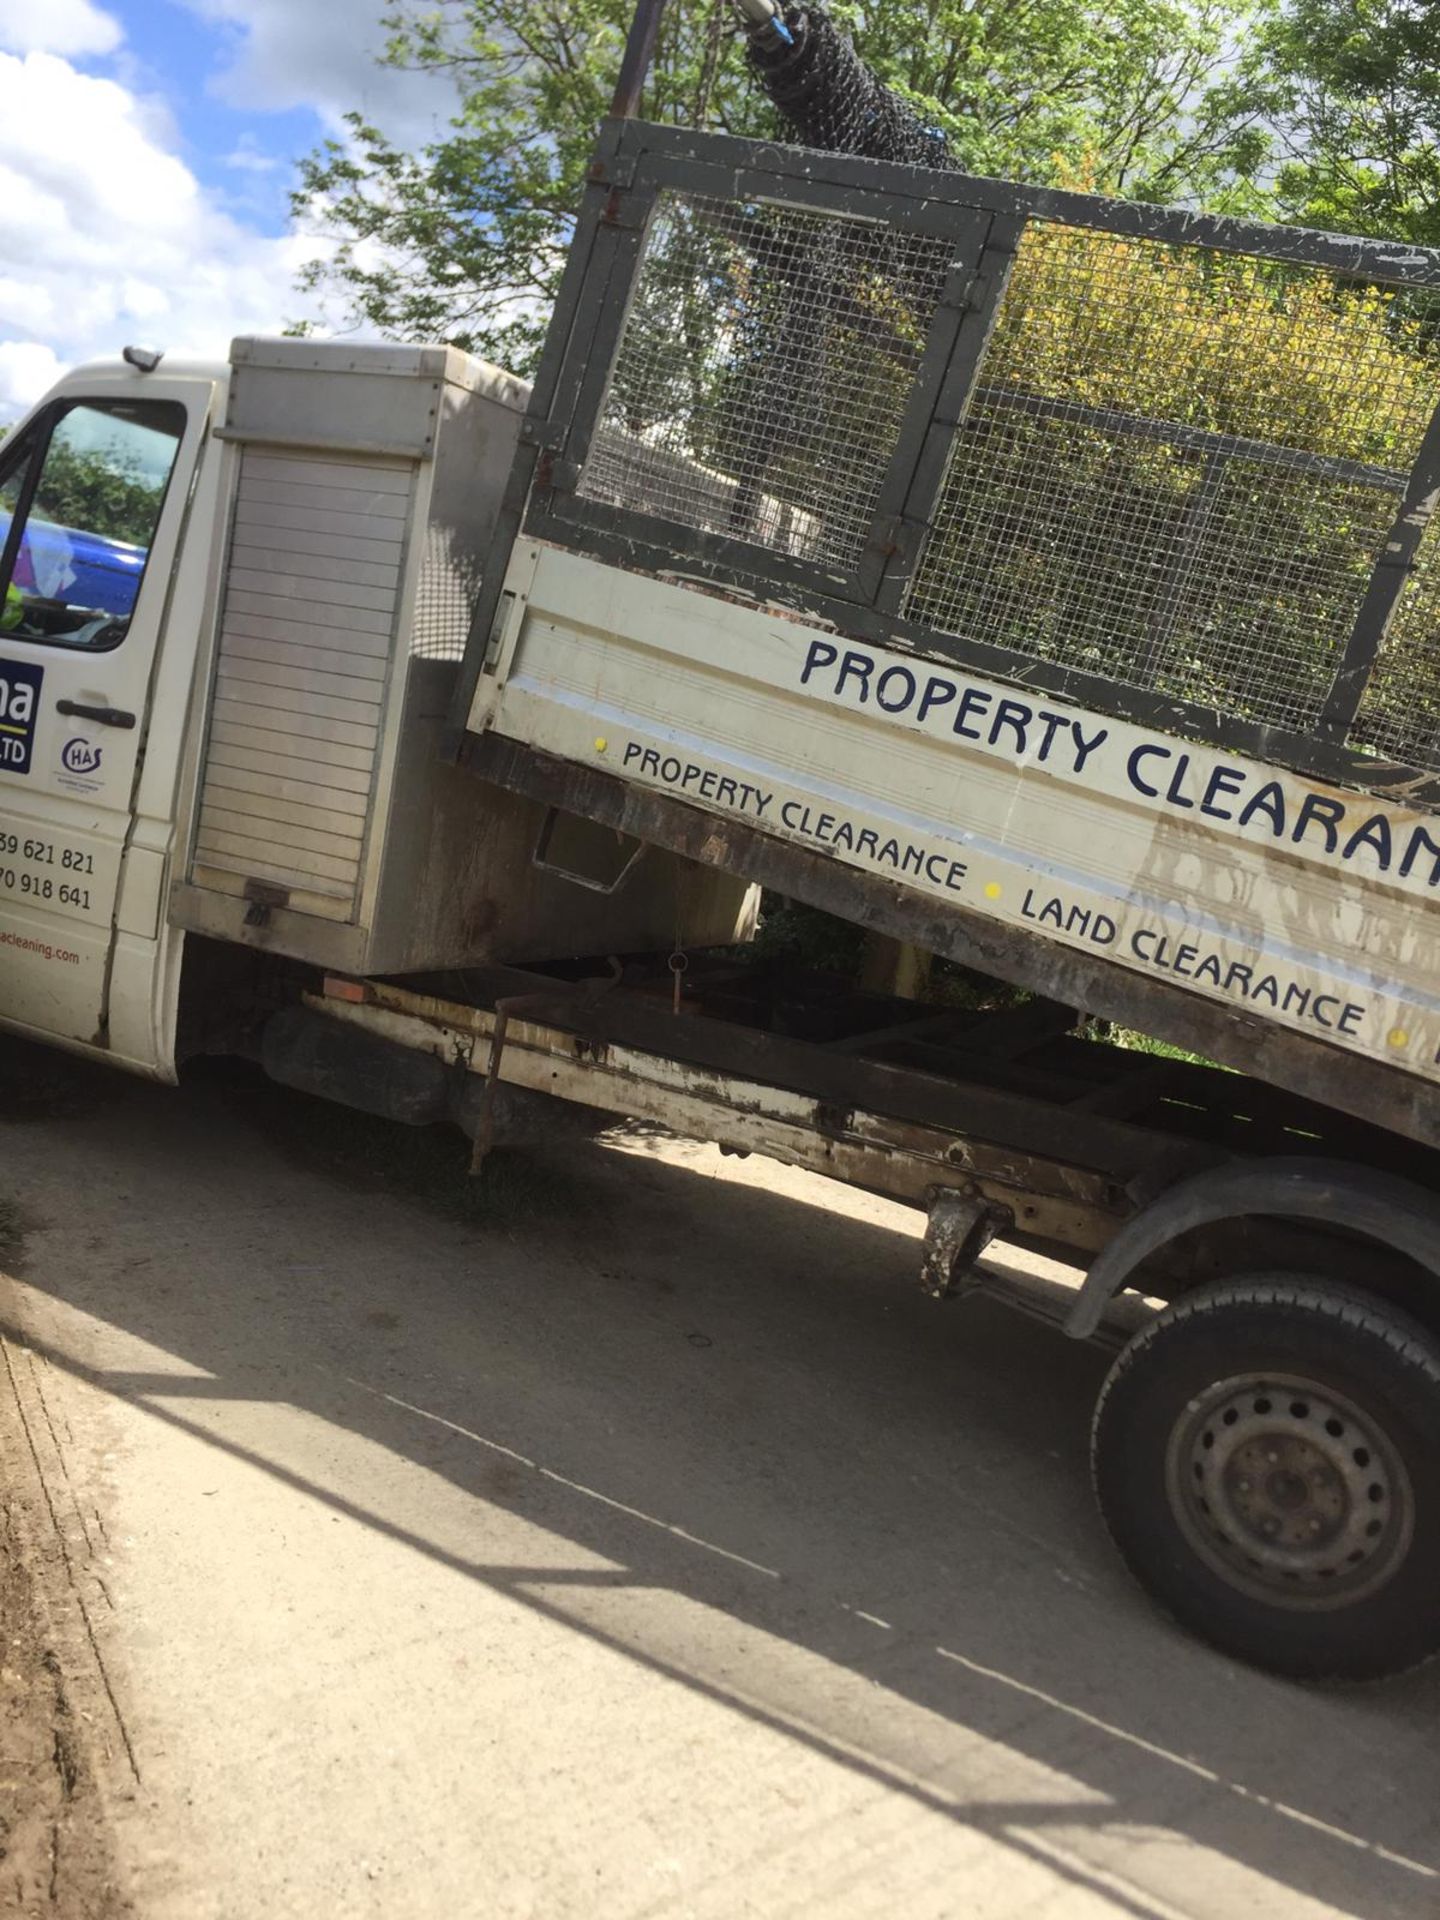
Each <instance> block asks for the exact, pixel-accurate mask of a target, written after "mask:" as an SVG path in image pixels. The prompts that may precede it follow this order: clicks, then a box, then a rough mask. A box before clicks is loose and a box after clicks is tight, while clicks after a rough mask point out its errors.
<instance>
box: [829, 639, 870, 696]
mask: <svg viewBox="0 0 1440 1920" xmlns="http://www.w3.org/2000/svg"><path fill="white" fill-rule="evenodd" d="M874 671H875V662H874V661H873V660H872V659H871V658H870V655H869V654H868V653H856V652H855V651H854V649H853V648H852V649H851V651H850V652H849V653H847V654H846V656H845V658H844V659H843V660H842V661H841V662H840V677H839V678H838V679H837V680H836V682H835V696H836V698H837V699H838V698H839V697H840V695H841V694H842V693H844V691H845V683H846V681H847V680H855V681H858V682H859V685H860V704H861V706H862V707H863V706H864V705H865V703H866V701H867V700H868V699H869V698H870V676H871V674H872V673H873V672H874Z"/></svg>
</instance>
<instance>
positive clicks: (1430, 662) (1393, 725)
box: [1351, 533, 1440, 768]
mask: <svg viewBox="0 0 1440 1920" xmlns="http://www.w3.org/2000/svg"><path fill="white" fill-rule="evenodd" d="M1351 739H1352V741H1353V742H1354V743H1355V745H1357V746H1359V747H1361V748H1362V749H1365V750H1367V751H1369V752H1372V753H1379V754H1384V755H1386V756H1387V757H1393V758H1394V759H1396V760H1400V761H1402V762H1404V763H1405V764H1406V765H1408V766H1412V767H1427V768H1429V767H1440V552H1437V550H1436V537H1435V535H1434V533H1431V534H1429V535H1427V536H1426V537H1425V538H1424V539H1423V540H1422V541H1421V543H1420V550H1419V553H1418V554H1417V556H1416V564H1415V570H1414V572H1413V574H1412V575H1411V577H1410V579H1409V581H1408V583H1407V584H1406V587H1405V590H1404V592H1403V593H1402V594H1401V596H1400V603H1399V605H1398V606H1397V607H1396V609H1395V617H1394V619H1393V621H1392V622H1391V625H1390V631H1389V632H1388V633H1387V634H1386V636H1385V641H1384V644H1383V645H1382V647H1381V649H1380V657H1379V659H1378V660H1377V661H1376V664H1375V671H1374V673H1373V674H1372V676H1371V679H1370V684H1369V686H1368V688H1367V689H1366V692H1365V697H1364V700H1363V701H1362V703H1361V706H1360V711H1359V713H1358V714H1357V716H1356V719H1355V724H1354V726H1353V728H1352V729H1351Z"/></svg>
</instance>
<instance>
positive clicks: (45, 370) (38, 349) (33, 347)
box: [0, 340, 63, 420]
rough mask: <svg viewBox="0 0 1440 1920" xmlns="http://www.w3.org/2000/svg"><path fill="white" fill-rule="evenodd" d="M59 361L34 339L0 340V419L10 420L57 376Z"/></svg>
mask: <svg viewBox="0 0 1440 1920" xmlns="http://www.w3.org/2000/svg"><path fill="white" fill-rule="evenodd" d="M62 366H63V362H62V361H61V360H60V359H59V358H58V357H57V356H56V355H55V353H54V352H52V350H51V349H50V348H49V347H45V346H41V345H40V344H39V342H38V341H34V340H0V420H13V419H14V418H15V416H16V415H17V414H19V413H23V412H24V411H25V409H26V408H27V407H28V406H31V405H33V404H34V402H35V401H36V400H38V399H39V398H40V396H41V394H42V393H44V391H45V389H46V388H47V387H50V386H53V385H54V383H55V381H56V380H57V379H58V378H59V376H60V372H61V368H62Z"/></svg>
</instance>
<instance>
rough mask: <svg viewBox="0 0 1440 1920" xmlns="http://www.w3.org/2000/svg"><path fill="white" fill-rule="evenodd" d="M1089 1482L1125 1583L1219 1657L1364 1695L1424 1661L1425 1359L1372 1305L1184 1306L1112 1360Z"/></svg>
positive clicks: (1428, 1638) (1297, 1300)
mask: <svg viewBox="0 0 1440 1920" xmlns="http://www.w3.org/2000/svg"><path fill="white" fill-rule="evenodd" d="M1091 1465H1092V1469H1093V1472H1094V1478H1095V1491H1096V1495H1097V1497H1098V1499H1099V1502H1100V1509H1101V1512H1102V1513H1103V1514H1104V1516H1105V1522H1106V1525H1107V1526H1108V1527H1109V1529H1110V1532H1111V1535H1112V1537H1113V1538H1114V1541H1115V1544H1116V1545H1117V1547H1118V1548H1119V1549H1120V1552H1121V1554H1122V1555H1123V1556H1124V1558H1125V1560H1126V1561H1127V1562H1128V1564H1129V1566H1130V1569H1131V1571H1132V1572H1133V1573H1134V1574H1135V1575H1136V1577H1137V1579H1139V1580H1140V1582H1141V1584H1142V1585H1143V1586H1145V1587H1146V1588H1147V1589H1148V1590H1149V1591H1150V1593H1151V1594H1153V1595H1154V1596H1155V1598H1156V1599H1158V1600H1159V1601H1160V1603H1161V1604H1162V1605H1163V1606H1164V1607H1166V1608H1167V1609H1168V1610H1169V1612H1171V1613H1172V1614H1173V1615H1174V1616H1175V1618H1176V1619H1177V1620H1179V1621H1180V1622H1181V1624H1182V1625H1184V1626H1186V1627H1189V1628H1190V1629H1191V1631H1192V1632H1194V1633H1197V1634H1199V1635H1200V1636H1201V1637H1202V1638H1203V1639H1206V1640H1209V1641H1211V1642H1212V1643H1213V1644H1214V1645H1215V1646H1217V1647H1220V1648H1221V1649H1222V1650H1223V1651H1225V1652H1226V1653H1231V1654H1235V1655H1237V1656H1238V1657H1239V1658H1240V1659H1242V1660H1249V1661H1253V1662H1254V1663H1255V1664H1256V1665H1257V1666H1261V1667H1267V1668H1269V1669H1270V1670H1271V1671H1272V1672H1275V1673H1282V1674H1287V1675H1290V1676H1292V1677H1294V1678H1297V1679H1321V1678H1326V1677H1330V1678H1336V1679H1341V1678H1343V1679H1352V1680H1362V1679H1378V1678H1380V1677H1381V1676H1382V1675H1385V1674H1393V1673H1400V1672H1403V1671H1404V1670H1405V1669H1406V1668H1408V1667H1412V1666H1415V1665H1418V1663H1419V1662H1420V1661H1422V1660H1425V1659H1427V1658H1428V1657H1429V1656H1430V1655H1432V1654H1434V1653H1436V1652H1437V1651H1440V1344H1437V1342H1436V1341H1435V1339H1434V1338H1433V1337H1432V1336H1431V1335H1430V1334H1429V1333H1427V1332H1426V1331H1425V1330H1424V1329H1423V1328H1422V1327H1420V1326H1419V1324H1418V1323H1416V1322H1414V1321H1412V1320H1410V1319H1408V1318H1407V1317H1406V1316H1405V1315H1403V1314H1401V1313H1399V1312H1398V1311H1395V1310H1393V1309H1392V1308H1390V1307H1389V1306H1387V1305H1385V1304H1384V1303H1382V1302H1380V1301H1378V1300H1374V1299H1371V1298H1369V1297H1368V1296H1365V1295H1362V1294H1356V1293H1347V1292H1344V1291H1341V1290H1340V1289H1338V1288H1333V1287H1329V1286H1326V1285H1324V1284H1322V1283H1319V1282H1315V1281H1311V1280H1308V1279H1305V1278H1303V1277H1299V1276H1292V1275H1285V1274H1267V1275H1262V1276H1258V1277H1256V1278H1253V1279H1247V1280H1235V1281H1230V1282H1227V1283H1225V1284H1223V1285H1219V1286H1212V1287H1205V1288H1203V1289H1201V1290H1200V1291H1198V1292H1196V1293H1193V1294H1188V1295H1186V1296H1185V1298H1183V1299H1181V1300H1178V1301H1176V1302H1175V1303H1174V1304H1173V1305H1172V1306H1169V1307H1167V1308H1166V1309H1165V1310H1164V1311H1163V1312H1162V1313H1159V1314H1157V1316H1156V1317H1155V1319H1154V1320H1153V1321H1151V1322H1150V1323H1149V1324H1148V1325H1147V1326H1145V1327H1144V1328H1142V1329H1141V1331H1140V1332H1139V1333H1138V1334H1136V1336H1135V1337H1134V1339H1133V1340H1131V1342H1130V1344H1129V1345H1128V1346H1127V1347H1126V1348H1125V1349H1124V1351H1123V1352H1122V1353H1121V1354H1120V1356H1119V1358H1118V1359H1117V1360H1116V1362H1115V1365H1114V1367H1113V1368H1112V1369H1111V1372H1110V1376H1109V1378H1108V1379H1107V1380H1106V1382H1105V1385H1104V1388H1103V1389H1102V1391H1101V1395H1100V1401H1099V1404H1098V1406H1097V1407H1096V1409H1095V1423H1094V1428H1093V1432H1092V1438H1091Z"/></svg>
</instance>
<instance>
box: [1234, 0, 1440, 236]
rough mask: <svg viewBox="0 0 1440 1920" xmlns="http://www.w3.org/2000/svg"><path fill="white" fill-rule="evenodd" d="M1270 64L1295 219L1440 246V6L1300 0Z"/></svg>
mask: <svg viewBox="0 0 1440 1920" xmlns="http://www.w3.org/2000/svg"><path fill="white" fill-rule="evenodd" d="M1269 52H1270V57H1271V59H1272V60H1273V62H1274V66H1275V69H1276V71H1277V72H1278V73H1279V74H1281V75H1283V76H1285V78H1286V82H1287V90H1288V101H1287V111H1286V112H1285V114H1284V117H1283V121H1282V125H1283V130H1284V139H1285V144H1286V147H1287V148H1288V151H1289V154H1290V158H1289V160H1288V162H1287V163H1286V164H1285V165H1284V166H1283V167H1282V168H1281V170H1280V173H1279V177H1278V183H1277V190H1278V196H1279V200H1280V204H1281V206H1282V207H1283V209H1284V211H1285V212H1286V213H1287V214H1288V215H1290V216H1291V217H1293V218H1295V219H1298V220H1302V221H1305V222H1307V223H1308V224H1310V225H1313V226H1322V227H1331V228H1339V229H1342V230H1343V231H1346V232H1351V233H1375V234H1382V235H1385V236H1387V237H1393V238H1395V239H1405V240H1411V241H1415V242H1417V243H1419V244H1421V245H1426V246H1440V0H1290V4H1289V6H1288V7H1287V9H1286V11H1285V14H1284V16H1283V18H1282V19H1281V20H1280V21H1279V22H1278V23H1277V26H1276V28H1275V30H1274V32H1273V35H1272V36H1271V42H1270V48H1269Z"/></svg>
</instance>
